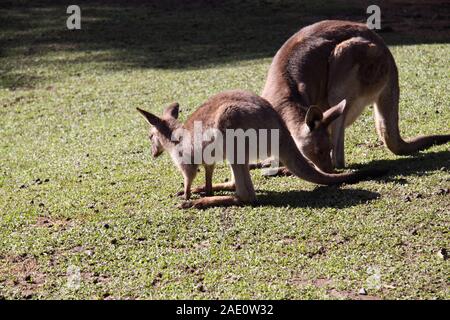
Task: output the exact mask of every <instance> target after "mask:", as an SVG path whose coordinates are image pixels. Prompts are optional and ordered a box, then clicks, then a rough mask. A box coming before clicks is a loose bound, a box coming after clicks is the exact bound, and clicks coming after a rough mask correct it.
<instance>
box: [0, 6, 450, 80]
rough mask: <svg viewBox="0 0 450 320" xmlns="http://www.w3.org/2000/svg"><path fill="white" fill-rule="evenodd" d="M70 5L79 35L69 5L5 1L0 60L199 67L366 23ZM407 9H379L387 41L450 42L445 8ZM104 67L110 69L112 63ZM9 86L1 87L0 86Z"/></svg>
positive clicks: (273, 12)
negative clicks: (101, 58)
mask: <svg viewBox="0 0 450 320" xmlns="http://www.w3.org/2000/svg"><path fill="white" fill-rule="evenodd" d="M410 2H411V1H410ZM443 2H444V1H443ZM76 3H77V4H78V5H79V6H80V8H81V30H68V29H67V28H66V19H67V17H68V14H66V8H67V6H68V5H69V4H72V3H71V2H68V1H61V0H54V1H48V0H36V1H25V0H14V1H13V0H6V1H5V3H4V6H3V7H4V9H2V10H0V15H1V17H2V18H1V19H0V28H1V29H2V35H1V36H0V50H1V51H0V56H2V57H14V56H17V57H19V58H20V60H21V62H20V60H19V61H18V62H17V63H23V62H26V61H30V60H33V59H35V58H36V57H39V56H42V55H44V54H46V53H49V52H61V51H66V52H87V53H88V59H89V57H90V58H91V59H92V61H94V62H95V61H97V60H96V59H97V58H98V56H97V55H96V54H94V55H89V54H90V53H92V52H96V53H97V52H105V53H107V59H109V62H112V63H114V68H130V67H138V68H161V69H186V68H200V67H208V66H214V65H217V64H221V63H227V62H231V61H242V60H249V59H255V58H261V57H272V56H273V55H274V54H275V53H276V51H277V50H278V48H279V47H280V46H281V45H282V44H283V42H284V41H285V40H286V39H287V38H289V37H290V36H291V35H292V34H293V33H295V32H296V31H298V30H299V29H300V28H301V27H303V26H305V25H309V24H311V23H314V22H317V21H320V20H324V19H347V20H353V21H360V22H365V21H366V19H367V16H368V15H367V14H366V8H367V5H368V2H367V1H339V0H330V1H325V0H306V1H294V0H289V1H270V0H248V1H237V0H231V1H218V0H191V1H181V0H171V1H156V0H149V1H143V0H141V1H139V0H133V1H119V0H114V1H85V0H79V1H77V2H76ZM412 3H413V4H414V3H415V4H414V5H412V4H411V3H409V4H408V5H407V6H397V7H393V4H392V1H383V2H380V6H381V9H382V12H383V23H384V26H385V29H383V30H384V31H387V33H383V36H384V37H385V38H386V40H387V42H388V43H390V44H406V43H430V42H448V36H447V37H445V36H443V32H445V28H444V29H442V27H441V26H440V25H441V24H442V23H445V21H448V20H446V19H447V18H448V14H447V13H448V11H449V10H448V9H449V5H448V4H447V5H445V4H443V5H441V6H438V5H436V4H429V5H426V4H423V3H421V2H420V1H416V2H414V1H412ZM430 21H431V22H430ZM394 23H396V25H395V26H394V27H391V26H392V25H393V24H394ZM427 23H428V24H427ZM405 30H406V33H405V32H404V31H405ZM40 63H47V64H51V62H50V61H47V62H45V61H43V62H40ZM66 63H77V62H74V61H67V62H66ZM106 65H107V66H105V67H107V68H108V67H111V63H110V64H106ZM14 67H15V65H14V63H13V64H12V65H8V66H6V67H5V69H6V73H7V75H8V73H9V72H10V71H11V70H14ZM8 70H9V71H8ZM10 76H11V75H10ZM30 81H32V79H31V80H30ZM1 83H3V84H1ZM10 83H11V81H5V82H3V81H2V82H0V85H2V86H9V85H10ZM12 83H15V81H12ZM16 85H20V83H16Z"/></svg>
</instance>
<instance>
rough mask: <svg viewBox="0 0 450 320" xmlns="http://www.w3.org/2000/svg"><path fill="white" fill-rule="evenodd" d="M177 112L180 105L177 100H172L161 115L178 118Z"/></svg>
mask: <svg viewBox="0 0 450 320" xmlns="http://www.w3.org/2000/svg"><path fill="white" fill-rule="evenodd" d="M179 112H180V105H179V104H178V102H174V103H172V104H171V105H170V106H168V107H167V108H166V109H164V113H163V117H165V118H174V119H178V113H179Z"/></svg>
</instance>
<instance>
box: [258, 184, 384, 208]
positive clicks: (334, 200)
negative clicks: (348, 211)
mask: <svg viewBox="0 0 450 320" xmlns="http://www.w3.org/2000/svg"><path fill="white" fill-rule="evenodd" d="M379 197H380V194H379V193H377V192H372V191H367V190H361V189H340V188H339V187H335V186H331V187H326V186H320V187H317V188H315V189H314V190H313V191H301V190H292V191H280V192H278V191H276V192H275V191H265V190H263V191H261V190H258V195H257V204H256V206H273V207H287V206H290V207H302V208H307V207H309V208H337V209H343V208H347V207H352V206H355V205H358V204H364V203H368V202H370V201H372V200H375V199H378V198H379Z"/></svg>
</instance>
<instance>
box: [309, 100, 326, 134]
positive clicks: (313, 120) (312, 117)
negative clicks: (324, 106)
mask: <svg viewBox="0 0 450 320" xmlns="http://www.w3.org/2000/svg"><path fill="white" fill-rule="evenodd" d="M322 118H323V114H322V110H320V109H319V108H318V107H316V106H311V107H309V109H308V111H307V112H306V118H305V122H306V124H307V126H308V127H309V129H310V130H311V131H312V130H314V129H317V127H318V126H319V124H320V122H321V121H322Z"/></svg>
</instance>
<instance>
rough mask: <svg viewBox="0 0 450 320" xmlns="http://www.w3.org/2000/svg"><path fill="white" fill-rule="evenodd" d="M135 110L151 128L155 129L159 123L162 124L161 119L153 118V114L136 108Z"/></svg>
mask: <svg viewBox="0 0 450 320" xmlns="http://www.w3.org/2000/svg"><path fill="white" fill-rule="evenodd" d="M136 110H137V111H139V113H140V114H142V115H143V116H144V118H145V120H147V122H148V123H150V124H151V125H152V126H155V127H157V126H159V125H160V124H161V122H162V121H161V119H160V118H158V117H157V116H155V115H154V114H152V113H150V112H148V111H145V110H142V109H140V108H136Z"/></svg>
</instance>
